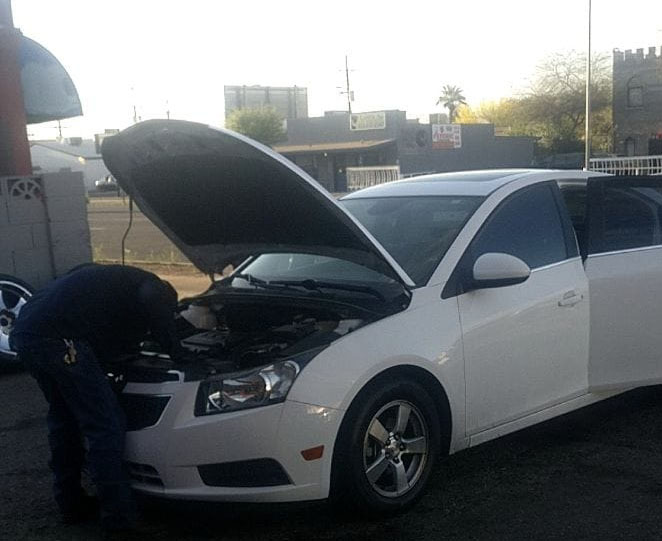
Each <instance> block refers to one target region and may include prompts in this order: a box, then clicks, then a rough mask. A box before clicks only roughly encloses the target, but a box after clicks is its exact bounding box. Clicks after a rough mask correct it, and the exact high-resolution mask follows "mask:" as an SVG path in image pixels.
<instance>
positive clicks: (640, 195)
mask: <svg viewBox="0 0 662 541" xmlns="http://www.w3.org/2000/svg"><path fill="white" fill-rule="evenodd" d="M661 205H662V188H657V189H656V188H653V187H647V186H605V191H604V223H603V241H602V242H603V246H602V251H604V252H613V251H619V250H628V249H632V248H641V247H645V246H654V245H656V244H660V243H661V240H660V214H661V209H662V206H661Z"/></svg>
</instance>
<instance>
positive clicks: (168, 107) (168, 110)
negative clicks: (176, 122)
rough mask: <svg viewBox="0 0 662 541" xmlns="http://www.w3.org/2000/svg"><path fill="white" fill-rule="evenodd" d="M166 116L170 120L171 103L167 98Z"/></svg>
mask: <svg viewBox="0 0 662 541" xmlns="http://www.w3.org/2000/svg"><path fill="white" fill-rule="evenodd" d="M166 118H167V119H168V120H170V103H168V100H166Z"/></svg>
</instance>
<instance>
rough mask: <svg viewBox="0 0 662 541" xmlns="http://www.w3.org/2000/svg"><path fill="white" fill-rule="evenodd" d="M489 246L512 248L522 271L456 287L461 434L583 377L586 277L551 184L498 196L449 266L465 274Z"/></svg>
mask: <svg viewBox="0 0 662 541" xmlns="http://www.w3.org/2000/svg"><path fill="white" fill-rule="evenodd" d="M489 252H498V253H506V254H510V255H513V256H516V257H518V258H520V259H522V260H523V261H524V262H525V263H527V264H528V265H529V267H530V268H531V270H532V272H531V275H530V276H529V278H528V279H527V280H526V281H525V282H523V283H521V284H518V285H513V286H507V287H499V288H493V289H478V290H473V291H469V292H467V293H461V294H460V295H459V296H458V305H459V310H460V319H461V324H462V333H463V342H464V354H465V367H466V386H467V394H466V396H467V433H468V434H469V435H474V434H478V433H480V432H482V431H484V430H487V429H489V428H492V427H495V426H497V425H500V424H503V423H506V422H508V421H513V420H516V419H518V418H521V417H524V416H526V415H528V414H531V413H535V412H537V411H541V410H543V409H545V408H547V407H551V406H553V405H556V404H559V403H561V402H563V401H565V400H568V399H570V398H573V397H575V396H578V395H580V394H582V393H585V392H586V387H587V384H588V383H587V361H588V321H589V310H588V301H587V295H588V282H587V279H586V276H585V274H584V270H583V268H582V262H581V258H580V257H579V254H578V250H577V244H576V241H575V238H574V235H573V233H572V225H571V223H570V219H569V217H568V215H567V211H566V210H565V206H564V205H563V203H562V201H561V199H560V193H559V191H558V187H557V186H556V185H555V184H552V183H542V184H536V185H533V186H528V187H525V188H522V189H520V190H518V191H516V192H514V193H513V194H511V195H510V196H508V197H507V198H506V199H505V200H504V201H503V202H502V203H501V204H500V205H499V206H497V207H496V209H495V210H494V211H493V212H492V214H491V215H490V216H489V217H488V219H487V220H486V222H485V224H484V225H483V227H482V228H481V230H480V231H479V232H478V233H477V235H476V237H475V238H474V239H473V241H472V242H471V244H470V246H469V248H468V250H467V252H466V253H465V255H464V256H463V258H462V261H461V262H460V267H459V268H462V267H464V270H463V271H462V272H463V273H465V274H466V272H467V271H468V270H469V269H471V268H472V267H473V263H474V262H475V261H476V259H477V258H478V257H479V256H481V255H482V254H484V253H489ZM469 272H470V271H469Z"/></svg>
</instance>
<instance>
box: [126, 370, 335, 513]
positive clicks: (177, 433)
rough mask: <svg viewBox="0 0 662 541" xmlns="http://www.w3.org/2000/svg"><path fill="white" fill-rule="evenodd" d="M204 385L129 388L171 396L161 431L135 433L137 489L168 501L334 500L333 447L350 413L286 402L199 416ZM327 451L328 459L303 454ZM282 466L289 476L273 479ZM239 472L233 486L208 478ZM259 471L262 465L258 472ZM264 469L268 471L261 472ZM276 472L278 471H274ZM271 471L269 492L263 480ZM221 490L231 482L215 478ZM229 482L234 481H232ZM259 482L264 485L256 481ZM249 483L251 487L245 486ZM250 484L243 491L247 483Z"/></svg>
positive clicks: (129, 446) (130, 451) (130, 447)
mask: <svg viewBox="0 0 662 541" xmlns="http://www.w3.org/2000/svg"><path fill="white" fill-rule="evenodd" d="M198 385H199V383H198V382H187V383H180V382H167V383H160V384H143V383H141V384H137V383H129V384H128V385H127V386H126V388H125V389H124V392H125V393H128V394H131V395H134V396H135V395H146V396H151V397H159V396H160V397H169V400H168V401H167V405H166V407H165V409H164V410H163V413H162V414H161V415H160V418H159V419H158V421H157V422H156V424H154V425H153V426H150V427H148V428H144V429H141V430H135V431H130V432H127V436H126V450H125V458H126V460H127V462H128V463H129V470H130V473H131V477H132V480H133V486H134V488H135V489H137V490H139V491H141V492H145V493H150V494H154V495H159V496H163V497H168V498H178V499H190V500H217V501H237V502H285V501H301V500H315V499H322V498H326V497H327V496H328V492H329V479H330V471H331V459H332V456H333V444H334V441H335V437H336V434H337V432H338V428H339V424H340V421H341V418H342V412H340V411H338V410H334V409H331V408H324V407H320V406H315V405H310V404H302V403H299V402H293V401H289V400H288V401H286V402H283V403H281V404H274V405H271V406H266V407H262V408H254V409H248V410H243V411H236V412H230V413H222V414H218V415H208V416H202V417H195V416H194V415H193V411H194V406H195V399H196V394H197V390H198ZM320 445H323V446H324V452H323V454H322V457H321V458H319V459H316V460H310V461H307V460H305V459H304V458H303V456H302V454H301V452H302V451H303V450H306V449H310V448H312V447H317V446H320ZM274 461H275V463H276V464H277V465H279V466H280V468H281V471H282V475H275V476H274V475H271V473H273V471H276V470H278V468H277V467H276V466H274ZM227 463H237V468H236V469H237V470H239V469H240V468H244V469H246V471H248V473H250V475H249V476H248V477H246V476H245V475H243V474H242V473H241V471H237V473H238V475H234V476H232V479H231V480H228V482H227V484H228V485H232V486H210V484H206V483H205V482H204V481H203V477H205V479H206V480H207V483H210V481H209V478H210V476H209V475H208V474H207V475H203V476H201V470H200V468H199V467H200V466H204V467H205V468H203V470H202V471H203V473H205V472H209V471H210V470H211V471H212V472H213V471H215V470H214V465H220V466H219V468H217V470H218V471H221V472H227V471H230V470H233V469H235V468H234V465H232V464H229V465H228V464H227ZM254 466H258V467H257V469H256V468H255V467H254ZM261 467H264V468H266V469H264V470H260V468H261ZM269 468H271V469H269ZM262 471H264V472H265V473H264V478H265V481H264V486H260V484H259V476H260V475H262V474H261V472H262ZM211 478H213V484H214V485H219V484H221V485H222V484H224V480H223V479H224V477H222V476H221V477H220V478H219V476H218V475H217V476H213V475H212V476H211ZM226 478H227V477H226ZM256 479H258V481H257V482H256ZM244 480H245V481H244ZM242 484H243V485H245V486H240V485H242Z"/></svg>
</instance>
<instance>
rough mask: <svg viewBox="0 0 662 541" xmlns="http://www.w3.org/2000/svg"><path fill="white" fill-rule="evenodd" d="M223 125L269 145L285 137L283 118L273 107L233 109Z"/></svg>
mask: <svg viewBox="0 0 662 541" xmlns="http://www.w3.org/2000/svg"><path fill="white" fill-rule="evenodd" d="M225 126H226V128H228V129H230V130H233V131H236V132H238V133H241V134H243V135H245V136H247V137H250V138H251V139H255V140H256V141H259V142H260V143H263V144H265V145H269V146H271V145H274V144H276V143H278V142H279V141H283V140H285V139H286V134H285V130H284V128H283V118H282V117H281V116H280V115H279V114H278V112H277V111H276V110H275V109H274V108H273V107H259V108H253V109H250V108H249V109H235V110H234V111H232V113H230V115H229V116H228V117H227V119H226V120H225Z"/></svg>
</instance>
